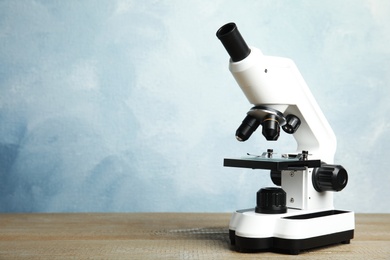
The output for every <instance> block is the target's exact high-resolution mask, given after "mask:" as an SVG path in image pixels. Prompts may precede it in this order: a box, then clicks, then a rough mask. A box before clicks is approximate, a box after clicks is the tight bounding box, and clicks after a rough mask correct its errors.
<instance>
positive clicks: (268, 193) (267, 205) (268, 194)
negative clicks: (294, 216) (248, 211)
mask: <svg viewBox="0 0 390 260" xmlns="http://www.w3.org/2000/svg"><path fill="white" fill-rule="evenodd" d="M256 202H257V206H256V209H255V211H256V213H264V214H281V213H286V212H287V207H286V192H285V191H284V190H283V189H282V188H276V187H268V188H262V189H260V190H259V191H258V192H257V201H256Z"/></svg>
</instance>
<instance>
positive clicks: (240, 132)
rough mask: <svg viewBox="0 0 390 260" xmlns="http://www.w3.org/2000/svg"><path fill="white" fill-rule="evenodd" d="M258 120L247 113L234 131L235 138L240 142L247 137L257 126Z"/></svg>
mask: <svg viewBox="0 0 390 260" xmlns="http://www.w3.org/2000/svg"><path fill="white" fill-rule="evenodd" d="M259 125H260V121H259V120H258V119H256V118H255V117H253V116H250V115H247V116H246V117H245V119H244V120H243V121H242V123H241V125H240V127H239V128H238V129H237V131H236V138H237V140H238V141H240V142H244V141H246V140H248V139H249V137H250V136H251V135H252V134H253V132H254V131H256V129H257V128H258V127H259Z"/></svg>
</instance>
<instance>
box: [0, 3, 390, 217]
mask: <svg viewBox="0 0 390 260" xmlns="http://www.w3.org/2000/svg"><path fill="white" fill-rule="evenodd" d="M389 17H390V2H389V1H386V0H383V1H380V0H377V1H373V0H372V1H370V0H333V1H280V0H279V1H274V0H272V1H271V0H270V1H246V0H245V1H179V0H176V1H126V0H118V1H38V0H37V1H32V0H25V1H0V211H1V212H79V211H103V212H104V211H131V212H137V211H233V210H235V209H239V208H247V207H252V206H254V203H255V192H256V191H257V190H258V189H259V188H260V187H263V186H268V185H271V181H270V180H269V175H268V174H267V173H266V172H265V171H264V172H263V171H252V170H245V169H231V168H223V167H222V161H223V158H224V157H230V156H242V155H244V154H245V153H246V152H251V153H261V152H263V151H264V150H265V149H267V148H274V149H275V150H276V151H277V152H279V153H283V152H293V151H295V147H296V146H295V143H294V140H293V138H292V137H289V136H286V135H284V136H282V137H281V139H280V142H278V143H276V144H268V143H267V142H266V141H265V140H263V137H262V136H261V134H260V133H257V135H256V136H254V137H253V138H252V139H251V140H249V141H248V142H246V143H239V142H237V141H236V140H235V138H234V132H235V130H236V128H237V126H238V125H239V124H240V123H241V120H242V119H243V117H244V115H245V113H246V112H247V110H248V109H249V108H250V104H249V103H248V102H247V100H246V99H245V97H244V95H243V94H242V93H241V91H240V89H239V87H238V86H237V85H236V83H235V82H234V80H233V78H232V76H231V75H230V73H229V72H228V69H227V62H228V56H227V53H226V52H225V50H224V49H223V47H222V45H221V43H220V42H219V41H218V39H217V38H216V37H215V32H216V30H217V29H218V28H219V27H220V26H222V25H223V24H225V23H226V22H230V21H234V22H236V23H237V25H238V26H239V29H240V31H241V33H242V34H243V36H244V37H245V39H246V41H247V42H248V43H249V44H250V45H253V46H256V47H258V48H260V49H262V51H263V52H264V53H265V54H267V55H275V56H284V57H289V58H292V59H293V60H294V61H295V62H296V64H297V66H298V67H299V69H300V71H301V73H302V74H303V76H304V78H305V80H306V81H307V83H308V85H309V87H310V88H311V90H312V92H313V94H314V95H315V97H316V99H317V101H318V103H319V104H320V106H321V108H322V109H323V111H324V113H325V115H326V116H327V118H328V120H329V122H330V124H331V125H332V127H333V129H334V131H335V133H336V136H337V138H338V150H337V155H336V162H337V163H340V164H342V165H344V166H345V167H346V168H347V169H348V171H349V175H350V180H349V184H348V186H347V188H346V189H345V190H344V191H342V192H341V193H338V194H336V199H335V205H336V206H337V207H341V208H346V209H352V210H355V211H357V212H390V209H389V208H390V205H389V204H390V203H389V201H388V198H389V196H390V191H389V190H390V189H389V183H390V177H389V176H390V174H389V173H388V171H389V169H390V164H389V161H390V160H389V158H390V152H389V148H388V145H389V143H390V137H389V136H390V123H389V111H390V102H389V101H390V73H389V72H390V48H389V42H390V23H389Z"/></svg>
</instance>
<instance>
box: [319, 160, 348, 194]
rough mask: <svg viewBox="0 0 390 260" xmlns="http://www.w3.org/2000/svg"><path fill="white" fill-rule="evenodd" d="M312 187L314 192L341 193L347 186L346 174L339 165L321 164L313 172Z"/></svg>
mask: <svg viewBox="0 0 390 260" xmlns="http://www.w3.org/2000/svg"><path fill="white" fill-rule="evenodd" d="M312 181H313V186H314V188H315V189H316V191H318V192H321V191H341V190H342V189H344V188H345V186H347V183H348V173H347V171H346V170H345V169H344V167H343V166H341V165H332V164H323V165H322V166H321V167H318V168H315V169H314V170H313V177H312Z"/></svg>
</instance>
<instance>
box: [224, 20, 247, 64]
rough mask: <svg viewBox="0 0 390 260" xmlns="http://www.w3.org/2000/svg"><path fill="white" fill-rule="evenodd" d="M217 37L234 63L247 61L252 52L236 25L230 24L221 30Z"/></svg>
mask: <svg viewBox="0 0 390 260" xmlns="http://www.w3.org/2000/svg"><path fill="white" fill-rule="evenodd" d="M217 37H218V39H220V40H221V42H222V44H223V46H224V47H225V49H226V51H227V52H228V53H229V55H230V58H231V59H232V61H234V62H237V61H241V60H243V59H245V58H246V57H247V56H248V55H249V54H250V52H251V50H250V49H249V47H248V45H247V44H246V42H245V41H244V39H243V38H242V36H241V34H240V32H239V31H238V28H237V26H236V24H235V23H228V24H225V25H224V26H222V27H221V28H219V30H218V31H217Z"/></svg>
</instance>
